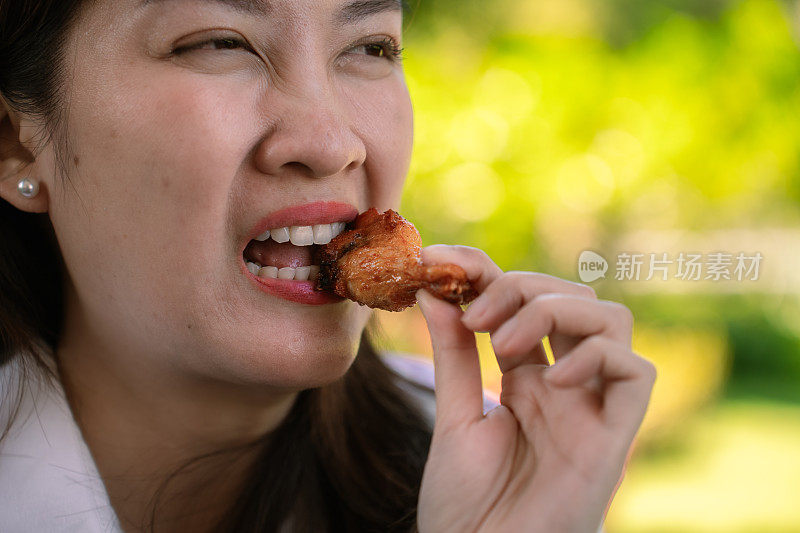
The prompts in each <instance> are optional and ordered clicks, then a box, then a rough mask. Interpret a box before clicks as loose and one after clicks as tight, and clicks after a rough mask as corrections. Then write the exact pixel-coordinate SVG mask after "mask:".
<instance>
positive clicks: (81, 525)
mask: <svg viewBox="0 0 800 533" xmlns="http://www.w3.org/2000/svg"><path fill="white" fill-rule="evenodd" d="M384 361H386V363H387V364H388V366H389V367H391V368H392V369H394V370H395V371H396V372H398V373H399V374H401V375H403V376H405V377H407V378H409V379H410V380H411V381H414V382H416V383H420V384H421V385H423V386H428V387H431V388H432V387H433V365H432V363H431V362H430V361H428V360H425V359H420V358H416V357H409V356H403V355H400V354H387V355H386V356H384ZM20 368H21V367H20V359H19V358H16V359H14V360H13V361H12V362H11V363H8V364H6V365H5V366H4V367H2V368H0V431H2V429H3V428H5V427H6V424H7V423H8V420H9V413H8V410H9V409H10V407H11V406H12V405H13V403H14V401H15V398H16V394H15V392H16V391H17V390H18V388H17V387H16V384H17V383H18V381H19V380H18V377H19V376H20ZM32 374H33V375H35V377H33V376H29V378H28V379H26V380H25V387H24V397H23V401H22V404H21V405H20V409H19V412H18V413H17V415H16V418H15V419H14V423H13V425H12V427H11V429H10V431H9V433H8V434H7V435H6V437H5V438H4V439H3V440H2V441H0V532H2V533H29V532H30V533H33V532H35V533H40V532H46V533H50V532H53V533H56V532H75V533H105V532H113V533H117V532H121V531H122V530H121V528H120V525H119V522H118V520H117V516H116V514H115V513H114V509H113V508H112V507H111V503H110V502H109V499H108V493H107V492H106V489H105V486H104V484H103V481H102V479H101V478H100V475H99V474H98V471H97V466H96V465H95V463H94V460H93V459H92V456H91V453H90V452H89V449H88V447H87V446H86V442H85V441H84V439H83V436H82V435H81V432H80V429H79V428H78V425H77V424H76V423H75V419H74V418H73V416H72V411H71V410H70V408H69V404H68V403H67V400H66V397H65V395H64V390H63V388H62V387H61V384H60V383H58V381H57V380H56V382H54V383H49V384H48V382H46V381H43V380H44V379H45V378H43V377H39V374H41V372H40V371H38V369H37V370H35V371H34V372H32ZM398 383H399V384H400V386H401V387H402V388H403V389H404V390H406V391H408V392H409V393H410V394H411V395H412V396H413V397H414V398H415V399H416V400H417V402H418V404H419V406H420V407H421V408H422V410H423V413H424V414H425V416H426V418H427V419H428V420H429V422H430V423H431V427H432V425H433V417H434V414H435V403H434V397H433V394H430V393H428V392H426V391H424V390H419V389H417V388H415V387H411V386H408V384H406V383H404V382H398ZM493 405H496V403H495V402H494V401H492V400H490V399H487V401H486V404H485V407H486V408H491V407H492V406H493Z"/></svg>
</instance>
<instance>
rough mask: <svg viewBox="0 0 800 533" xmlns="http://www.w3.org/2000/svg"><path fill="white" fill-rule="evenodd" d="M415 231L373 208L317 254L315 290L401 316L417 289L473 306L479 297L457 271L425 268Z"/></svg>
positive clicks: (392, 214)
mask: <svg viewBox="0 0 800 533" xmlns="http://www.w3.org/2000/svg"><path fill="white" fill-rule="evenodd" d="M421 251H422V242H421V239H420V236H419V232H418V231H417V229H416V228H415V227H414V226H413V225H412V224H411V223H410V222H409V221H407V220H406V219H404V218H403V217H401V216H400V215H399V214H397V213H396V212H395V211H392V210H391V209H389V210H388V211H386V212H385V213H378V211H377V210H376V209H375V208H371V209H369V210H367V211H365V212H363V213H361V214H360V215H358V217H356V219H355V220H354V221H353V222H350V223H349V224H348V225H347V227H346V229H345V231H344V232H342V233H341V234H339V235H338V236H336V237H335V238H334V239H333V240H331V242H330V243H328V244H326V245H323V246H321V247H320V248H319V250H318V251H317V260H318V264H319V265H320V271H319V277H318V278H317V285H316V289H317V290H328V291H333V292H334V293H336V294H338V295H339V296H342V297H344V298H349V299H351V300H353V301H355V302H358V303H359V304H361V305H366V306H368V307H372V308H377V309H385V310H387V311H402V310H403V309H405V308H407V307H410V306H412V305H414V303H415V302H416V296H415V293H416V292H417V290H418V289H426V290H428V291H429V292H430V293H431V294H433V295H434V296H437V297H438V298H441V299H443V300H446V301H448V302H451V303H456V304H464V303H468V302H470V301H472V300H473V299H475V297H476V296H477V292H476V291H475V290H474V289H473V287H472V285H471V284H470V282H469V279H467V273H466V272H465V271H464V269H463V268H461V267H460V266H458V265H454V264H444V265H423V264H422V257H421Z"/></svg>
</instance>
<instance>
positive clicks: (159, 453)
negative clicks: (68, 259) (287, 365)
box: [57, 314, 297, 531]
mask: <svg viewBox="0 0 800 533" xmlns="http://www.w3.org/2000/svg"><path fill="white" fill-rule="evenodd" d="M67 316H70V315H67ZM72 316H74V314H73V315H72ZM77 326H79V324H75V323H68V324H65V328H64V334H63V335H62V340H61V342H60V344H59V347H58V349H57V356H58V357H57V358H58V361H59V372H60V374H61V380H62V383H63V384H64V390H65V392H66V395H67V400H68V402H69V404H70V407H71V409H72V411H73V414H74V416H75V419H76V422H77V423H78V426H79V427H80V429H81V432H82V434H83V437H84V439H85V441H86V443H87V446H88V447H89V450H90V451H91V454H92V457H93V458H94V461H95V464H96V465H97V468H98V471H99V473H100V475H101V477H102V478H103V481H104V483H105V485H106V489H107V491H108V494H109V498H110V501H111V504H112V506H113V507H114V510H115V511H116V513H117V516H118V517H119V519H120V523H121V524H122V526H123V528H124V529H125V530H126V531H140V530H143V529H145V528H146V527H149V525H150V522H151V514H152V512H153V504H154V503H156V502H155V500H154V499H155V497H156V496H157V495H158V499H157V505H158V509H157V512H156V515H155V517H156V518H155V520H156V523H157V524H158V526H159V530H167V531H203V530H205V529H207V528H208V527H209V526H210V525H213V524H214V523H215V522H216V520H218V519H219V518H220V517H221V516H222V514H223V513H224V512H225V511H226V510H227V509H228V507H229V506H230V505H231V504H232V502H233V501H234V500H235V498H236V496H237V495H238V493H239V492H240V491H241V489H242V486H243V484H244V482H245V480H246V476H247V473H248V472H249V470H250V468H251V467H252V464H253V462H254V461H255V459H256V455H257V453H258V451H259V450H260V448H261V446H247V444H248V443H253V442H254V441H256V440H258V439H261V438H262V437H263V436H265V435H267V434H268V433H270V432H271V431H273V430H274V429H275V428H276V427H277V426H278V425H280V423H281V422H282V421H283V420H284V419H285V417H286V416H287V415H288V413H289V411H290V409H291V407H292V405H293V404H294V400H295V399H296V397H297V392H286V391H283V392H276V391H272V390H265V389H263V388H262V389H258V388H254V387H244V386H237V385H235V384H231V383H221V382H218V381H214V380H212V379H208V378H203V377H200V376H192V375H188V374H186V373H180V372H177V371H176V370H175V369H174V368H166V367H159V366H158V364H157V363H156V362H155V361H157V360H158V358H153V357H152V356H151V355H150V356H148V354H140V356H138V357H137V356H135V354H130V353H121V352H120V350H110V349H108V347H104V346H102V343H99V342H97V339H92V338H91V337H90V336H89V335H88V334H87V331H88V330H87V329H85V328H80V327H77ZM93 341H94V342H93ZM162 360H163V359H162ZM132 362H136V363H138V364H131V363H132ZM221 450H232V451H231V452H230V453H215V452H220V451H221ZM200 456H208V458H207V460H202V461H197V462H192V463H191V464H188V465H187V463H189V461H191V460H192V459H195V458H198V457H200ZM185 465H186V468H184V469H182V470H181V471H180V472H179V473H178V474H177V475H174V476H173V474H176V472H178V470H179V469H180V467H181V466H185ZM167 479H169V483H167V484H165V482H166V480H167Z"/></svg>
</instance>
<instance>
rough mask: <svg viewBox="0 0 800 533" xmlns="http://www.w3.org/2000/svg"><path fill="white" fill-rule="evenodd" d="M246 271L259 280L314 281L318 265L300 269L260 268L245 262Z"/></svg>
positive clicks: (317, 272) (255, 264)
mask: <svg viewBox="0 0 800 533" xmlns="http://www.w3.org/2000/svg"><path fill="white" fill-rule="evenodd" d="M247 270H249V271H250V272H251V273H252V274H253V275H256V276H258V277H260V278H272V279H293V280H297V281H306V280H311V281H314V280H316V279H317V275H318V274H319V265H308V266H301V267H283V268H278V267H275V266H263V267H262V266H261V265H258V264H257V263H253V262H251V261H248V262H247Z"/></svg>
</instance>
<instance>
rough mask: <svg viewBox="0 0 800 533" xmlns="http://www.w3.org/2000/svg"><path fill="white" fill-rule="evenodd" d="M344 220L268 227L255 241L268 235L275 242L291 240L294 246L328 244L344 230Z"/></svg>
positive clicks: (264, 238) (265, 238) (262, 239)
mask: <svg viewBox="0 0 800 533" xmlns="http://www.w3.org/2000/svg"><path fill="white" fill-rule="evenodd" d="M344 226H345V223H344V222H333V223H331V224H316V225H314V226H287V227H283V228H275V229H270V230H267V231H265V232H264V233H262V234H261V235H259V236H258V237H256V240H257V241H266V240H267V239H269V238H270V237H272V240H274V241H275V242H288V241H291V243H292V244H294V245H295V246H310V245H312V244H328V243H329V242H331V239H333V238H334V237H336V236H337V235H339V234H340V233H341V232H343V231H344Z"/></svg>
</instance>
